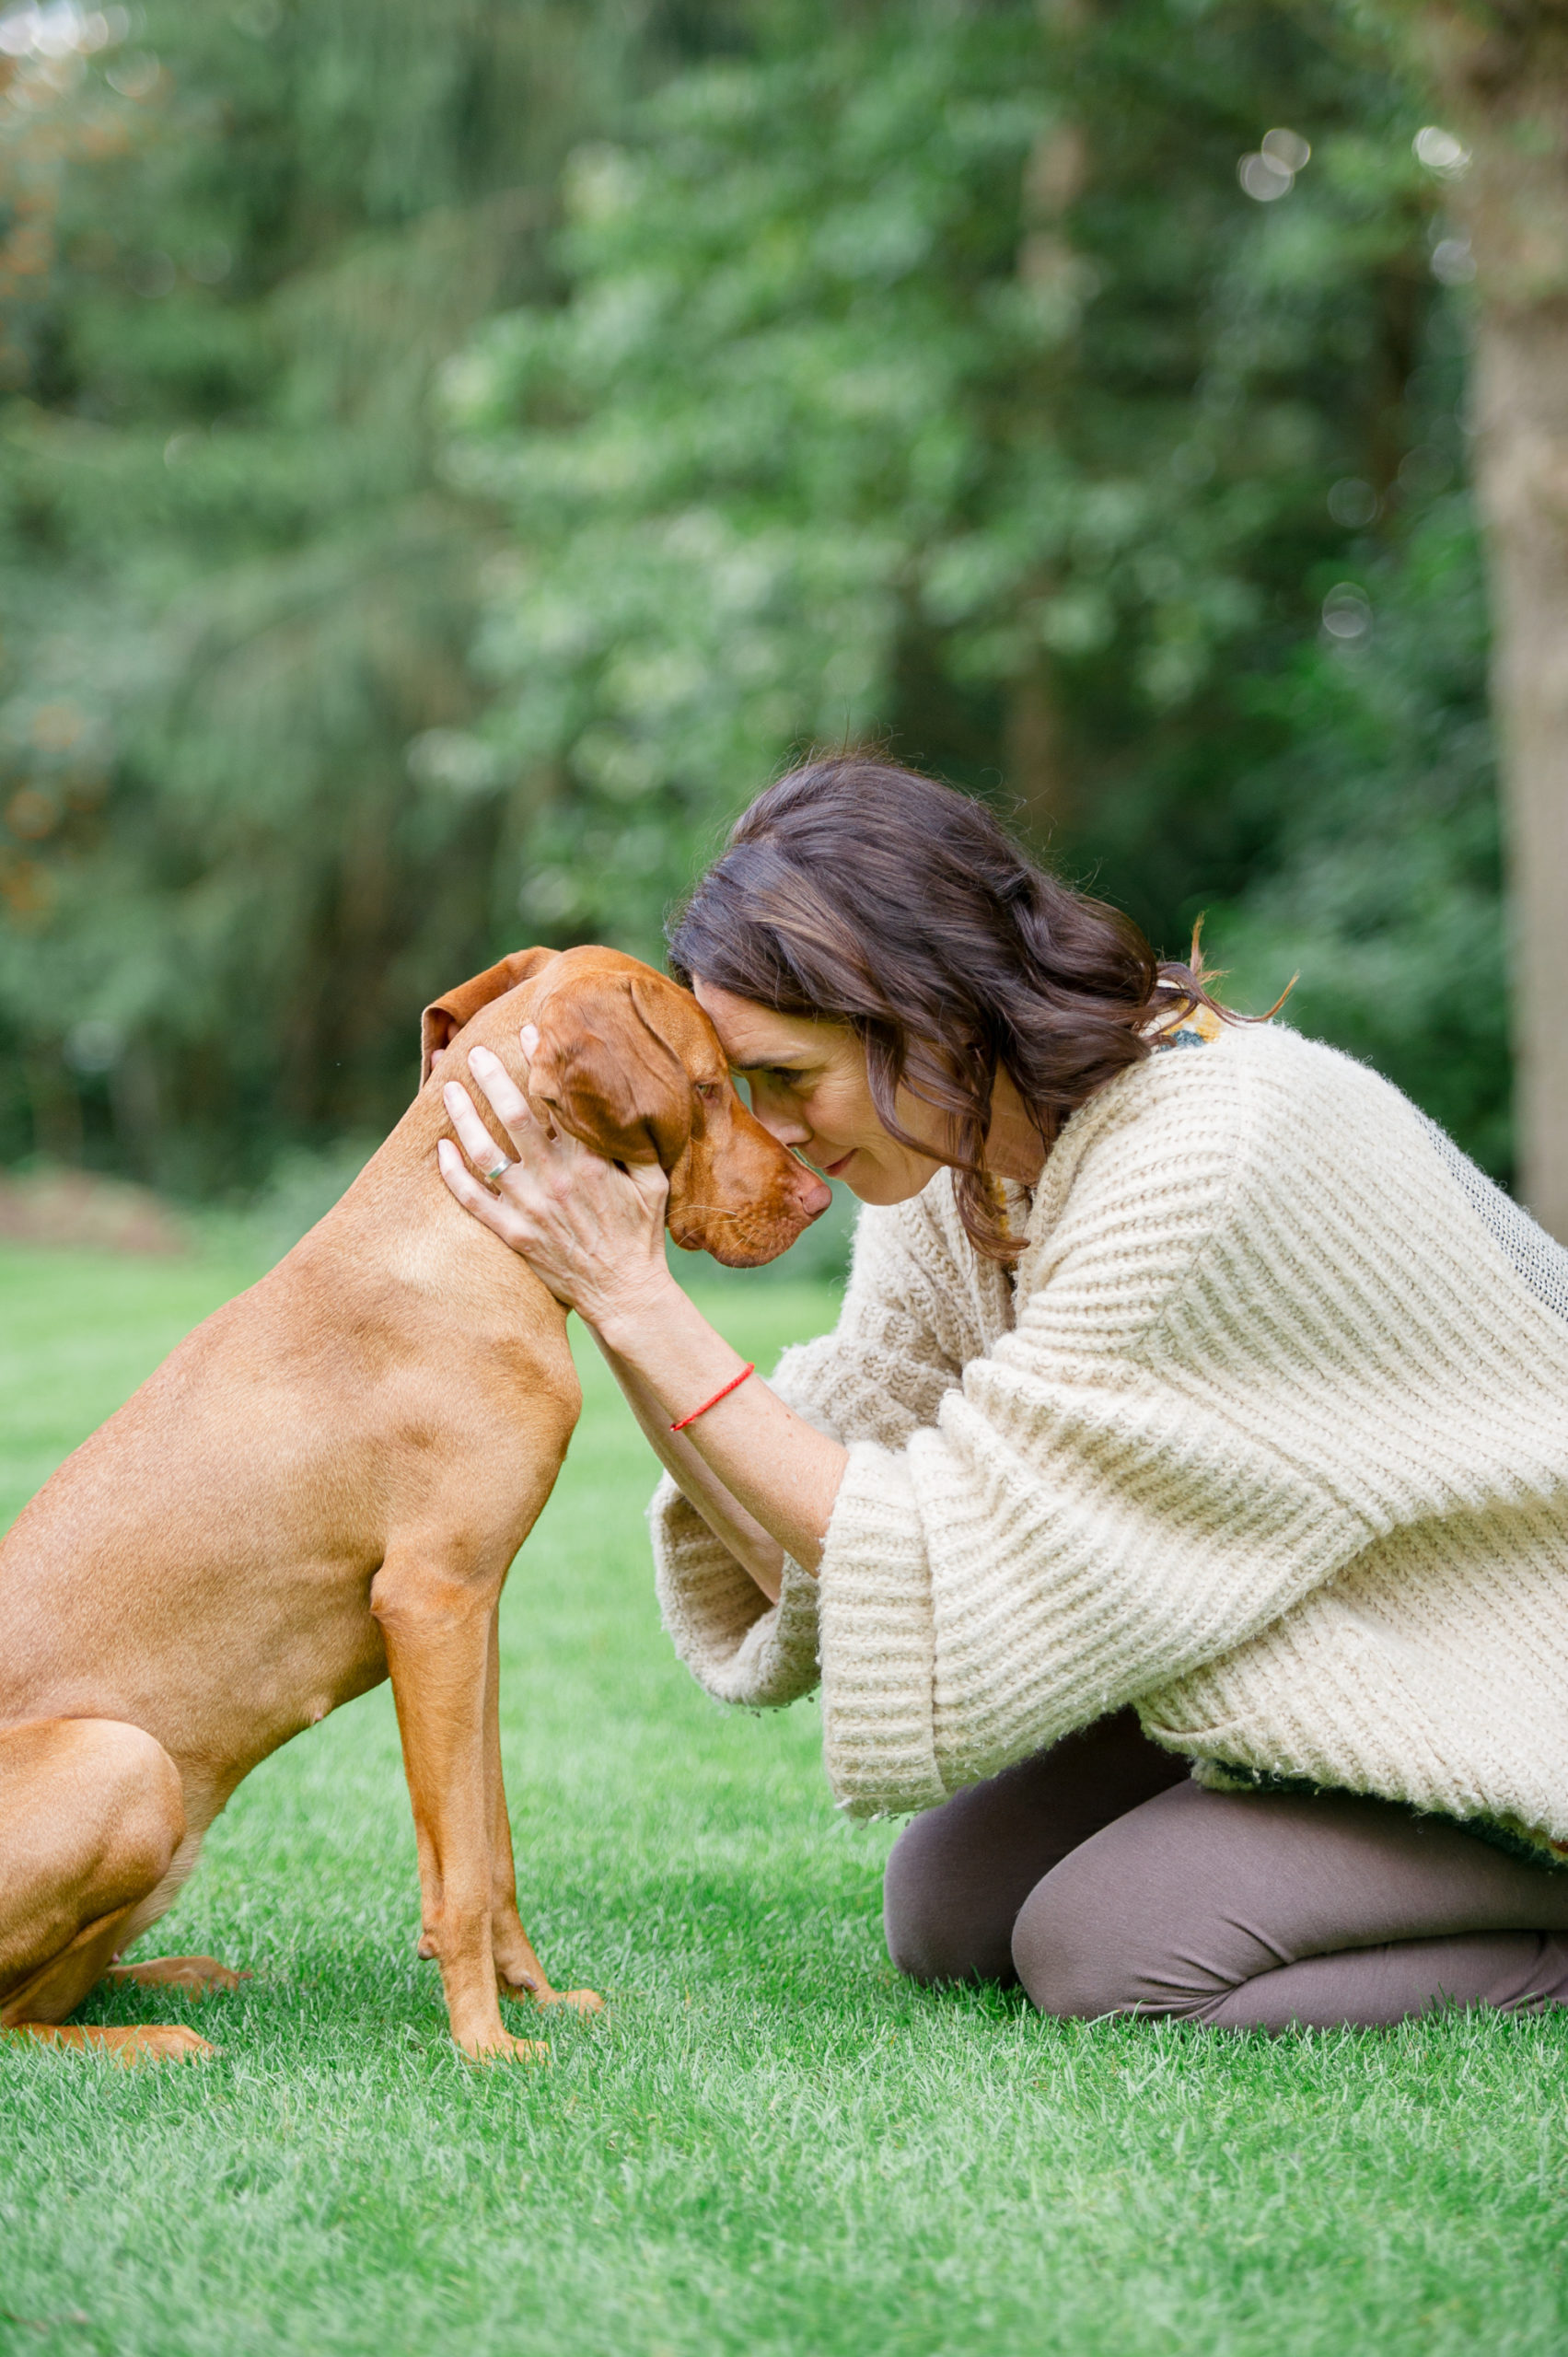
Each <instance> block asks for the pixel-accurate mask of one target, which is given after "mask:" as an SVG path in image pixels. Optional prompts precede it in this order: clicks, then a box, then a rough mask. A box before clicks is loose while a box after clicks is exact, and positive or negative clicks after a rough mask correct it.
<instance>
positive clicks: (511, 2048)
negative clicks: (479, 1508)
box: [370, 1551, 548, 2057]
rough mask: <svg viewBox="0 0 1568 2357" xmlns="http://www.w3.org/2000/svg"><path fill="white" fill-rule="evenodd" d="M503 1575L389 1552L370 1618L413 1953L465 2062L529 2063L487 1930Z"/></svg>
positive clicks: (530, 2045) (527, 2042)
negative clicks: (410, 1843)
mask: <svg viewBox="0 0 1568 2357" xmlns="http://www.w3.org/2000/svg"><path fill="white" fill-rule="evenodd" d="M504 1575H505V1569H504V1567H503V1569H502V1570H501V1571H499V1572H497V1573H494V1574H493V1575H486V1574H485V1573H482V1572H480V1571H478V1570H477V1569H473V1568H470V1567H467V1566H462V1565H457V1564H453V1563H451V1562H447V1563H442V1562H440V1561H439V1560H438V1559H436V1558H435V1557H433V1556H432V1555H427V1554H424V1553H423V1552H420V1553H415V1552H412V1551H411V1552H409V1553H407V1554H401V1553H389V1555H388V1557H387V1560H386V1562H384V1563H383V1564H382V1566H381V1568H380V1570H379V1571H378V1572H377V1574H376V1577H375V1580H374V1581H373V1583H372V1585H371V1590H370V1608H371V1610H372V1612H373V1613H374V1614H375V1616H376V1618H377V1620H378V1621H379V1623H380V1625H381V1631H382V1634H383V1636H384V1638H385V1640H386V1646H387V1666H388V1668H389V1670H390V1672H391V1677H392V1696H393V1700H394V1701H395V1702H396V1704H397V1712H398V1731H399V1734H400V1735H401V1737H402V1747H403V1768H404V1771H405V1773H406V1775H407V1777H408V1788H409V1799H410V1801H411V1803H412V1808H413V1825H414V1836H415V1839H416V1840H417V1842H418V1845H419V1881H420V1897H421V1901H422V1910H423V1925H424V1930H423V1937H422V1939H421V1941H420V1952H421V1954H422V1955H424V1956H434V1957H435V1958H436V1962H437V1963H438V1964H439V1965H440V1967H441V1980H442V1985H443V1987H444V1988H445V1990H446V1992H447V2015H448V2018H449V2019H450V2022H451V2026H452V2036H453V2038H455V2040H456V2041H457V2043H458V2045H459V2046H460V2047H461V2048H462V2049H463V2051H464V2053H465V2054H471V2055H474V2056H475V2057H479V2056H483V2055H522V2056H526V2057H533V2056H537V2055H540V2054H542V2053H544V2052H547V2051H548V2049H545V2048H542V2047H540V2046H539V2045H538V2044H537V2043H536V2042H535V2041H533V2040H531V2039H529V2038H513V2037H512V2036H511V2035H510V2033H509V2032H508V2031H507V2030H506V2029H505V2028H504V2027H503V2026H502V2021H501V2007H500V2004H499V2002H498V1999H497V1994H496V1985H495V1958H494V1934H493V1930H492V1903H493V1859H492V1848H491V1817H490V1806H489V1794H488V1793H487V1790H486V1781H487V1780H486V1775H485V1757H484V1753H485V1740H484V1718H485V1689H486V1682H487V1675H488V1656H489V1652H490V1644H491V1623H492V1620H493V1618H494V1611H495V1604H496V1599H497V1597H498V1596H499V1595H500V1592H501V1581H502V1578H503V1577H504Z"/></svg>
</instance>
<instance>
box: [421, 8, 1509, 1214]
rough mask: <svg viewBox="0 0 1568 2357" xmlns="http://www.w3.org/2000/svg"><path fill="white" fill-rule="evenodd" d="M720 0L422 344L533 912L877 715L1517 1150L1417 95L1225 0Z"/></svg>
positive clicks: (598, 914) (1334, 35)
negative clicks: (679, 55) (1292, 989)
mask: <svg viewBox="0 0 1568 2357" xmlns="http://www.w3.org/2000/svg"><path fill="white" fill-rule="evenodd" d="M752 25H753V41H752V44H751V46H750V48H749V51H748V52H746V53H745V54H744V55H739V56H733V57H729V58H726V59H723V60H719V61H710V62H706V63H703V64H701V65H699V66H696V67H694V68H693V69H691V71H689V72H687V73H685V74H683V75H679V76H678V77H676V78H675V79H673V80H672V81H671V82H670V83H669V84H668V85H667V86H665V87H661V88H660V89H659V90H658V91H657V92H656V94H655V95H654V96H653V97H652V98H651V99H649V100H648V101H647V102H646V104H645V107H644V108H643V110H642V111H641V113H640V114H639V116H638V117H637V119H636V121H635V122H634V124H633V129H632V131H631V134H630V135H629V136H628V137H627V138H626V139H624V140H623V141H622V142H621V143H619V144H615V145H609V144H600V145H594V146H590V147H587V148H584V149H583V150H581V151H579V152H578V154H577V155H576V156H575V157H574V159H573V161H572V163H571V165H570V167H569V170H568V176H567V180H566V188H565V202H566V211H567V227H566V229H565V231H564V234H563V238H561V240H560V241H559V244H558V247H557V254H558V260H559V265H560V268H561V271H562V273H563V278H564V280H565V281H566V284H567V286H568V289H569V295H568V299H567V300H566V301H565V302H564V303H553V304H551V305H538V304H535V305H529V306H528V307H525V308H521V309H520V310H519V311H517V313H516V314H514V315H513V316H512V317H510V318H505V319H498V320H495V321H494V322H492V323H491V324H490V325H488V326H487V327H485V328H484V329H482V331H480V333H479V335H478V336H477V337H476V339H475V340H474V342H473V343H472V345H471V346H470V350H469V352H468V353H467V354H465V355H464V356H463V358H462V359H460V360H459V361H457V362H455V363H453V364H451V366H449V367H448V368H447V371H446V372H445V377H444V386H445V398H446V401H447V412H448V415H449V417H450V419H451V421H452V428H453V445H452V449H451V452H450V456H449V459H448V468H449V472H450V477H451V479H452V481H453V482H456V483H458V484H459V485H461V486H462V487H463V488H464V489H465V490H467V491H468V492H470V493H472V494H474V495H476V496H480V497H484V498H487V499H489V500H490V501H492V502H493V503H494V505H495V506H496V507H497V508H498V509H500V510H501V511H503V512H505V514H506V515H507V516H508V517H510V519H511V522H512V530H513V539H514V542H515V552H514V554H513V556H512V558H511V560H510V562H509V563H506V564H498V565H497V566H496V567H495V568H494V569H493V571H492V573H491V575H489V578H488V583H487V590H486V600H487V616H486V621H485V627H484V634H483V639H482V659H483V662H484V665H485V668H487V669H488V671H489V672H490V674H491V676H492V677H493V679H494V681H495V686H496V698H495V702H494V706H493V709H492V711H491V714H489V716H488V718H487V720H486V722H485V724H484V726H483V727H482V730H481V731H480V732H479V733H480V737H481V741H482V742H483V743H485V744H487V745H490V746H493V747H494V748H495V749H496V751H497V754H498V755H504V756H505V759H504V761H498V773H499V771H500V769H502V768H504V767H505V766H506V765H507V764H509V763H510V762H512V761H516V762H517V763H519V764H521V766H522V767H523V768H524V770H525V772H527V773H528V774H529V775H531V776H532V777H533V778H534V780H535V781H536V786H535V791H536V794H537V796H538V804H539V807H538V815H537V816H536V817H535V818H534V819H532V821H531V822H530V823H529V824H528V826H527V827H526V829H525V830H524V832H523V834H522V837H521V839H520V842H519V845H518V852H517V869H516V871H515V872H516V876H517V884H518V886H519V888H520V891H521V905H522V908H523V911H524V912H525V915H526V916H527V917H528V920H529V921H530V929H538V930H540V931H543V932H546V933H549V934H553V935H556V936H557V937H565V936H568V935H573V934H576V935H582V934H585V933H587V934H593V933H602V934H606V935H610V937H612V938H616V939H620V940H622V941H625V942H627V943H629V944H634V945H643V946H645V945H646V944H647V943H648V942H649V941H650V940H651V939H653V938H654V937H655V936H656V926H657V922H658V918H659V914H660V911H661V909H662V907H663V905H664V903H665V902H666V901H667V900H668V898H669V897H670V896H671V895H672V894H673V893H674V892H676V891H678V890H679V888H680V887H681V885H682V884H683V883H684V882H685V880H686V879H687V877H689V875H690V874H691V870H692V868H693V867H694V866H695V865H696V864H697V863H698V862H699V861H700V860H701V859H702V858H703V856H704V855H705V854H706V853H709V852H710V851H711V849H712V848H713V846H714V842H715V840H716V836H717V834H718V831H719V830H720V829H721V828H722V825H723V823H724V822H725V821H726V819H728V818H729V816H730V815H731V814H732V813H733V812H734V810H735V809H736V808H737V807H738V806H739V805H740V804H741V803H742V802H743V801H744V800H745V799H746V797H747V796H748V795H749V793H750V792H751V791H754V790H755V788H756V786H757V785H758V784H760V783H761V780H762V779H764V778H765V777H766V776H768V775H769V774H770V773H772V772H773V770H774V769H775V768H776V767H777V766H778V764H779V763H780V762H781V761H783V760H784V759H786V758H787V757H788V755H789V753H790V751H791V749H792V748H796V747H799V746H801V745H803V744H806V743H809V742H811V741H813V740H817V741H820V740H828V741H832V740H835V739H838V738H840V737H843V736H845V735H849V736H855V735H859V734H863V733H865V732H867V731H886V732H887V733H888V734H889V737H890V738H891V741H892V742H893V743H894V744H895V745H896V746H897V747H898V749H899V750H900V752H901V753H903V754H905V755H906V756H908V757H909V758H911V759H913V760H916V761H924V762H926V763H927V764H929V765H932V766H935V767H937V768H939V769H941V770H943V771H945V772H947V774H948V775H950V776H953V777H956V778H958V779H959V780H961V781H963V782H965V783H967V784H971V785H973V786H976V787H978V788H980V789H981V790H985V791H998V792H1000V793H1001V794H1002V795H1004V797H1005V798H1008V799H1011V800H1012V801H1013V802H1014V803H1016V806H1017V807H1020V809H1021V812H1022V815H1023V817H1024V819H1025V820H1026V823H1028V825H1030V826H1031V827H1032V828H1033V830H1035V832H1036V833H1037V835H1038V836H1040V838H1042V839H1046V840H1049V841H1050V842H1051V847H1052V849H1053V850H1054V852H1055V853H1056V855H1057V856H1058V858H1059V859H1060V860H1062V861H1063V863H1064V864H1065V865H1067V866H1068V867H1069V869H1070V870H1073V871H1074V872H1076V873H1078V874H1080V875H1083V876H1086V877H1090V878H1091V879H1092V880H1096V881H1098V884H1099V885H1100V887H1101V888H1104V889H1107V890H1109V892H1110V893H1111V895H1112V897H1114V898H1116V899H1118V900H1121V901H1122V902H1124V903H1125V904H1126V905H1128V906H1130V907H1131V908H1132V910H1133V911H1134V912H1135V913H1136V914H1137V915H1138V916H1139V917H1140V919H1141V920H1142V921H1143V922H1144V923H1145V924H1146V925H1148V926H1149V927H1150V928H1151V930H1152V931H1154V932H1155V934H1156V936H1163V938H1164V939H1165V940H1166V941H1167V943H1177V942H1179V941H1180V940H1181V939H1182V937H1183V936H1184V935H1185V932H1186V930H1187V928H1188V927H1190V925H1191V922H1192V919H1193V917H1194V916H1195V915H1196V914H1197V912H1198V911H1199V910H1200V909H1201V908H1202V906H1204V905H1205V904H1206V903H1208V904H1213V905H1214V909H1215V917H1216V922H1215V924H1214V928H1213V932H1214V938H1215V940H1216V946H1217V947H1218V949H1219V951H1220V952H1221V954H1222V955H1224V954H1225V953H1226V952H1227V951H1228V950H1229V949H1231V948H1233V947H1234V949H1235V951H1236V953H1237V955H1238V956H1240V957H1242V958H1244V960H1245V964H1246V967H1247V970H1248V977H1249V981H1252V982H1253V984H1254V985H1255V986H1257V987H1261V988H1264V989H1266V990H1267V991H1268V994H1269V995H1270V996H1271V997H1272V995H1273V994H1274V992H1275V991H1276V990H1277V989H1278V987H1279V986H1280V984H1281V983H1282V982H1283V981H1284V980H1285V979H1286V978H1287V977H1288V974H1289V972H1290V969H1291V964H1292V963H1295V962H1296V961H1297V958H1298V957H1299V959H1300V962H1302V963H1303V964H1304V965H1305V966H1306V967H1307V981H1306V982H1305V983H1304V986H1303V992H1302V997H1301V1002H1300V1004H1301V1006H1302V1009H1303V1011H1304V1015H1305V1016H1306V1017H1307V1019H1309V1020H1310V1021H1311V1022H1312V1023H1313V1025H1314V1027H1315V1028H1319V1029H1322V1030H1324V1031H1326V1032H1327V1033H1328V1034H1329V1035H1330V1036H1332V1037H1335V1038H1338V1039H1342V1040H1343V1041H1344V1042H1345V1044H1347V1045H1351V1046H1353V1047H1356V1048H1358V1049H1361V1050H1364V1051H1369V1052H1373V1053H1375V1054H1376V1055H1377V1056H1378V1058H1379V1060H1380V1061H1381V1062H1384V1063H1385V1064H1386V1065H1387V1066H1388V1068H1389V1069H1391V1070H1393V1071H1394V1072H1395V1073H1396V1074H1397V1076H1399V1077H1400V1078H1401V1079H1403V1080H1404V1081H1405V1082H1406V1083H1407V1085H1410V1086H1413V1087H1414V1088H1415V1090H1416V1093H1417V1094H1418V1095H1421V1096H1423V1098H1425V1099H1426V1100H1428V1101H1431V1102H1432V1103H1433V1105H1434V1110H1439V1111H1441V1112H1442V1113H1443V1114H1444V1116H1445V1117H1446V1118H1447V1119H1449V1120H1452V1121H1453V1122H1454V1123H1455V1125H1456V1127H1457V1128H1458V1131H1459V1132H1460V1134H1461V1135H1463V1136H1464V1137H1465V1138H1466V1140H1467V1142H1468V1143H1469V1144H1470V1145H1471V1146H1472V1147H1473V1148H1474V1149H1475V1150H1477V1151H1479V1152H1480V1153H1481V1154H1482V1155H1483V1156H1484V1158H1485V1159H1486V1160H1487V1161H1488V1162H1489V1164H1491V1166H1492V1167H1497V1168H1505V1167H1506V1165H1507V1154H1508V1140H1507V1122H1506V1058H1505V1055H1502V1056H1500V1054H1499V1049H1500V1045H1501V1043H1502V1041H1503V1039H1504V1015H1503V1010H1502V1005H1501V998H1500V950H1499V943H1500V933H1499V917H1498V903H1497V883H1496V853H1495V843H1494V841H1493V819H1492V781H1491V771H1490V748H1489V739H1488V737H1487V731H1486V724H1485V714H1484V689H1483V670H1484V645H1485V635H1484V615H1483V609H1482V604H1481V598H1480V597H1479V593H1478V587H1477V573H1476V561H1475V555H1474V550H1473V545H1472V540H1471V536H1470V533H1469V528H1468V525H1467V524H1466V522H1465V513H1464V506H1463V493H1462V491H1461V490H1459V489H1458V486H1459V485H1460V484H1461V482H1462V478H1463V472H1464V463H1465V459H1464V434H1463V431H1462V427H1461V423H1460V417H1459V413H1458V412H1459V404H1460V401H1461V399H1462V393H1463V375H1464V359H1465V348H1466V343H1467V336H1468V330H1467V325H1466V308H1467V307H1466V297H1465V293H1464V290H1463V288H1462V287H1455V286H1451V285H1448V284H1445V283H1444V280H1443V275H1442V273H1441V270H1440V271H1439V273H1438V274H1437V275H1435V276H1434V270H1433V266H1432V251H1433V246H1434V240H1435V239H1436V238H1437V237H1438V235H1439V232H1440V228H1441V222H1442V214H1443V205H1444V191H1443V188H1442V187H1441V186H1440V185H1439V183H1438V180H1437V179H1436V178H1435V176H1434V174H1433V172H1432V171H1431V170H1430V169H1429V168H1427V167H1426V166H1425V165H1424V164H1423V161H1422V160H1421V158H1420V157H1418V156H1417V155H1416V154H1415V153H1414V151H1413V148H1412V140H1413V137H1414V134H1416V132H1417V131H1418V130H1419V129H1420V128H1421V126H1422V120H1423V107H1422V101H1421V99H1420V97H1419V95H1418V92H1417V89H1416V87H1415V86H1414V84H1413V83H1412V82H1411V80H1410V78H1409V77H1408V76H1407V75H1404V74H1403V73H1402V72H1401V71H1400V69H1399V66H1398V64H1397V62H1396V60H1395V59H1394V57H1393V56H1392V54H1391V52H1390V51H1389V49H1388V45H1387V44H1381V45H1380V44H1379V43H1378V42H1377V41H1374V40H1373V39H1372V38H1371V37H1370V36H1369V35H1366V34H1365V33H1363V32H1360V31H1357V30H1355V29H1347V28H1346V26H1345V24H1344V22H1343V21H1342V19H1339V18H1337V17H1332V16H1331V15H1329V14H1327V13H1325V14H1323V15H1321V16H1319V17H1308V16H1307V15H1305V14H1304V13H1302V12H1299V11H1290V10H1283V9H1278V8H1274V7H1272V6H1267V5H1260V0H1229V4H1227V5H1220V6H1211V7H1208V8H1205V9H1201V10H1194V9H1191V8H1190V7H1186V6H1180V7H1179V6H1175V5H1173V0H1131V5H1129V6H1124V7H1122V8H1121V9H1119V10H1118V11H1116V12H1114V13H1112V12H1109V11H1096V10H1095V9H1094V8H1093V7H1091V6H1084V5H1080V0H1074V5H1071V6H1069V5H1066V0H1063V5H1061V6H1056V7H1054V8H1048V9H1046V10H1043V11H1042V10H1040V8H1038V7H1037V6H1034V5H1032V0H1031V4H1030V5H1026V0H997V5H993V6H988V7H985V8H976V9H961V10H955V9H950V8H944V7H938V6H933V5H929V0H893V4H892V5H888V6H878V7H871V8H861V9H856V10H854V11H851V12H848V13H845V12H843V11H841V10H836V9H833V8H830V7H828V6H817V5H814V0H792V5H788V6H773V7H770V8H768V9H765V10H762V11H760V12H757V13H756V14H755V15H754V17H753V18H752ZM1282 115H1284V116H1287V118H1288V120H1287V121H1286V122H1281V117H1282ZM1271 125H1272V128H1271ZM1439 551H1441V553H1439ZM1434 626H1435V627H1436V629H1437V636H1436V638H1435V639H1434V636H1433V631H1434ZM1437 646H1441V647H1442V648H1444V649H1446V650H1447V651H1448V653H1450V654H1452V655H1453V656H1454V657H1455V666H1454V667H1453V668H1449V667H1447V666H1446V665H1445V664H1443V663H1441V662H1439V661H1438V660H1437V659H1436V658H1435V654H1434V649H1435V648H1436V647H1437ZM1458 743H1462V744H1463V746H1464V747H1465V748H1467V750H1465V751H1464V752H1463V754H1462V755H1461V754H1459V753H1458V752H1454V751H1453V750H1452V749H1451V745H1452V744H1458ZM1336 862H1338V866H1337V867H1336ZM1374 867H1375V868H1376V874H1377V877H1378V878H1379V879H1380V881H1379V884H1378V886H1377V888H1376V889H1375V888H1373V884H1372V877H1371V872H1370V871H1371V869H1372V868H1374ZM1336 873H1337V874H1338V875H1339V876H1340V877H1341V880H1342V883H1343V884H1344V886H1345V891H1344V895H1343V899H1342V902H1341V901H1340V900H1337V899H1336V897H1335V893H1334V891H1333V890H1332V889H1330V877H1331V876H1332V875H1334V874H1336ZM1287 959H1288V960H1289V961H1290V962H1288V963H1287V962H1286V960H1287Z"/></svg>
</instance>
